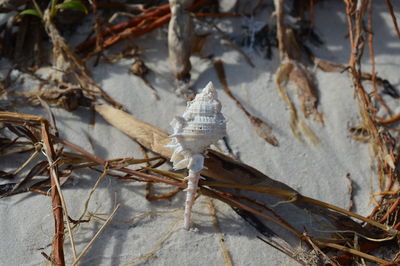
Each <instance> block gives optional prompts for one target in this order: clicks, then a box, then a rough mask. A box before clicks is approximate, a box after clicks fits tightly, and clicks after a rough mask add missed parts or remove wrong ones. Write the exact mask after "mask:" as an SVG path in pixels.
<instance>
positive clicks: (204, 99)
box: [168, 82, 226, 169]
mask: <svg viewBox="0 0 400 266" xmlns="http://www.w3.org/2000/svg"><path fill="white" fill-rule="evenodd" d="M171 125H172V127H173V128H174V133H173V134H172V136H171V137H173V139H172V142H171V143H170V144H169V145H168V147H170V148H171V149H173V150H174V155H173V156H172V159H171V160H172V161H173V163H174V167H175V168H178V169H180V168H185V167H187V162H184V161H183V160H184V159H185V158H188V157H189V156H190V154H197V153H203V152H204V151H205V149H206V148H207V147H208V146H210V145H211V144H213V143H216V141H218V140H219V139H221V138H222V137H224V136H225V135H226V121H225V117H224V116H223V114H222V113H221V103H220V102H219V100H218V98H217V92H216V91H215V89H214V87H213V84H212V82H209V83H208V84H207V86H206V87H205V88H204V89H203V90H202V91H201V92H200V93H199V94H197V95H196V97H195V98H194V100H193V101H190V102H188V104H187V107H186V110H185V112H184V113H183V115H182V116H181V117H180V116H176V117H175V119H174V120H173V121H172V122H171Z"/></svg>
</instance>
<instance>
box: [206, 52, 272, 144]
mask: <svg viewBox="0 0 400 266" xmlns="http://www.w3.org/2000/svg"><path fill="white" fill-rule="evenodd" d="M214 68H215V71H216V72H217V76H218V79H219V81H220V82H221V84H222V87H223V89H224V91H225V93H226V94H227V95H228V96H229V97H230V98H231V99H232V100H233V101H234V102H235V103H236V105H237V106H238V107H239V109H240V110H242V111H243V112H244V113H245V115H246V116H247V117H248V118H249V120H250V122H251V124H252V125H253V127H254V129H255V131H256V133H257V135H258V136H259V137H261V138H262V139H264V140H265V141H266V142H268V143H269V144H271V145H273V146H279V142H278V140H277V139H276V137H275V136H274V135H272V127H271V126H270V125H268V124H267V123H266V122H265V121H263V120H261V119H260V118H258V117H256V116H253V115H252V114H250V112H249V111H247V110H246V108H245V107H244V106H243V105H242V104H241V103H240V102H239V100H238V99H237V98H236V97H235V96H234V95H233V93H232V91H231V90H230V89H229V87H228V81H227V80H226V74H225V69H224V65H223V62H222V60H215V61H214Z"/></svg>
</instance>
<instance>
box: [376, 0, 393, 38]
mask: <svg viewBox="0 0 400 266" xmlns="http://www.w3.org/2000/svg"><path fill="white" fill-rule="evenodd" d="M371 1H372V0H371ZM386 5H387V7H388V10H389V13H390V16H391V17H392V21H393V25H394V28H395V30H396V33H397V36H398V37H399V38H400V30H399V25H398V24H397V19H396V16H395V14H394V11H393V6H392V2H391V1H390V0H386Z"/></svg>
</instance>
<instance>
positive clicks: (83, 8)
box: [57, 0, 88, 14]
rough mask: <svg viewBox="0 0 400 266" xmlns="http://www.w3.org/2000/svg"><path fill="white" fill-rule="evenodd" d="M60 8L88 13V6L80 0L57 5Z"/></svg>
mask: <svg viewBox="0 0 400 266" xmlns="http://www.w3.org/2000/svg"><path fill="white" fill-rule="evenodd" d="M57 8H58V9H73V10H78V11H82V12H84V13H85V14H87V13H88V10H87V8H86V6H85V5H84V4H83V3H82V2H81V1H79V0H71V1H67V2H64V3H62V4H58V5H57Z"/></svg>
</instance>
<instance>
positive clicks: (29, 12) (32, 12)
mask: <svg viewBox="0 0 400 266" xmlns="http://www.w3.org/2000/svg"><path fill="white" fill-rule="evenodd" d="M19 14H20V15H22V16H24V15H32V16H36V17H39V18H42V15H40V13H39V11H37V10H36V9H25V10H24V11H22V12H21V13H19Z"/></svg>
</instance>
